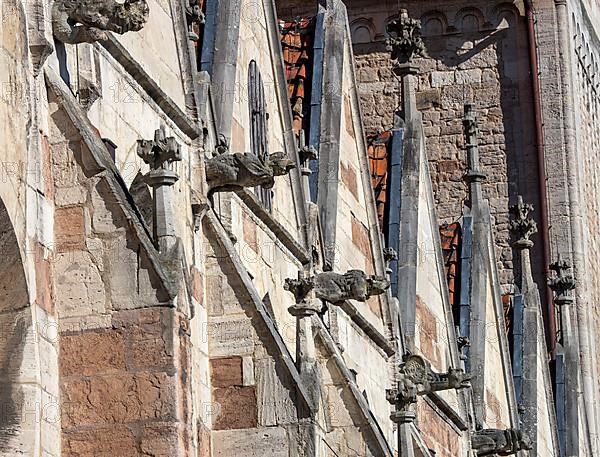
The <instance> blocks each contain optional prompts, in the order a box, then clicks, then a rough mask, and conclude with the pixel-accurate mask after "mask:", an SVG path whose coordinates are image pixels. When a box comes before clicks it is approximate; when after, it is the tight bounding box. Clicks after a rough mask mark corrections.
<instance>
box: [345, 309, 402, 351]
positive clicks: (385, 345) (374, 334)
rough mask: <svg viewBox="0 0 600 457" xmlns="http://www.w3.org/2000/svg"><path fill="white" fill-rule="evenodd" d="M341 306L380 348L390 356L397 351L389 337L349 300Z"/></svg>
mask: <svg viewBox="0 0 600 457" xmlns="http://www.w3.org/2000/svg"><path fill="white" fill-rule="evenodd" d="M340 308H341V309H342V311H344V312H345V313H346V314H347V315H348V317H349V318H350V320H351V321H352V322H353V323H354V324H356V325H357V326H358V327H359V328H360V329H361V330H362V331H363V332H364V333H365V334H366V335H367V336H368V337H369V338H370V339H371V341H373V343H375V344H376V345H377V346H378V347H379V348H381V349H382V350H383V352H385V354H386V355H387V356H388V357H391V356H393V355H394V354H395V353H396V350H395V349H394V347H393V346H392V345H391V344H390V343H389V341H388V339H387V338H386V337H385V335H383V334H382V333H381V332H380V331H379V330H377V329H376V328H375V326H374V325H373V324H371V323H370V322H369V321H368V320H367V319H366V318H365V317H364V316H363V315H362V314H361V313H360V312H359V311H358V309H356V306H354V305H353V304H352V303H350V302H349V301H345V302H344V303H343V304H342V305H341V306H340Z"/></svg>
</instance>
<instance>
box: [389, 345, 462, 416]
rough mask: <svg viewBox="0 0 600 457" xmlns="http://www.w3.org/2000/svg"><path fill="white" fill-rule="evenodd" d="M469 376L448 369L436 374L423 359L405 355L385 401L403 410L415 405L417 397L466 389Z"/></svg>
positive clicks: (460, 370) (456, 370) (459, 371)
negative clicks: (393, 386) (396, 379)
mask: <svg viewBox="0 0 600 457" xmlns="http://www.w3.org/2000/svg"><path fill="white" fill-rule="evenodd" d="M470 380H471V375H470V374H468V373H465V372H464V371H463V370H462V369H456V368H450V369H449V370H448V372H446V373H436V372H435V371H433V370H432V369H431V365H430V364H429V362H427V361H426V360H425V359H424V358H423V357H421V356H419V355H414V354H408V355H405V356H404V358H403V363H402V366H401V367H400V370H399V374H398V383H397V386H396V388H395V389H389V390H388V392H387V399H388V401H389V402H390V403H392V404H395V405H397V407H398V409H399V410H400V409H403V408H406V407H407V406H409V405H410V404H412V403H416V401H417V396H419V395H427V394H430V393H434V392H440V391H443V390H451V389H457V390H459V389H466V388H468V387H470V386H471V383H470Z"/></svg>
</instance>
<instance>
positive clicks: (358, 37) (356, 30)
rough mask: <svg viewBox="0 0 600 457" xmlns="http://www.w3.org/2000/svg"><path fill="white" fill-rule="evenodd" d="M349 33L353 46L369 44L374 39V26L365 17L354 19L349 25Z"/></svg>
mask: <svg viewBox="0 0 600 457" xmlns="http://www.w3.org/2000/svg"><path fill="white" fill-rule="evenodd" d="M350 33H351V36H352V43H354V44H363V43H371V42H372V41H373V40H374V38H375V24H373V21H372V20H371V19H367V18H365V17H361V18H358V19H355V20H354V21H352V23H351V24H350Z"/></svg>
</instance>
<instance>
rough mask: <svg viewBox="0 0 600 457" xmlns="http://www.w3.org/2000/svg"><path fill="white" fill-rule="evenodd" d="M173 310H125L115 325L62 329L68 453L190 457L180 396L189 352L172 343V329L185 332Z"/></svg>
mask: <svg viewBox="0 0 600 457" xmlns="http://www.w3.org/2000/svg"><path fill="white" fill-rule="evenodd" d="M172 313H173V310H171V309H158V308H155V309H145V310H135V311H123V312H119V313H115V314H114V315H113V320H112V327H111V328H107V329H97V330H89V331H82V332H66V333H62V334H61V337H60V346H61V352H62V353H63V354H65V355H67V354H68V357H66V356H63V357H61V359H60V379H61V403H62V404H61V407H62V416H61V420H62V428H63V443H62V452H63V454H62V455H63V456H66V457H71V456H73V457H75V456H77V457H79V456H84V455H95V456H104V455H106V456H108V455H112V456H115V455H118V456H138V455H188V454H187V452H184V453H182V451H183V449H182V446H181V445H180V440H184V439H185V437H186V436H187V434H188V433H189V430H187V429H188V426H187V425H184V424H183V423H182V419H183V420H185V415H186V410H187V405H186V404H185V403H186V402H185V395H184V396H183V397H184V399H183V400H182V399H181V396H179V394H178V390H179V388H180V385H179V386H178V384H180V382H181V379H180V378H179V376H180V375H181V369H182V365H181V364H182V361H185V360H186V359H187V357H186V354H181V353H180V351H177V352H173V349H172V337H173V332H174V331H176V332H177V334H179V335H181V334H182V333H183V334H185V332H180V331H179V330H181V329H180V328H177V329H173V328H171V322H172V320H173V316H172ZM178 327H179V326H178ZM184 338H185V337H184ZM177 354H178V355H179V356H178V357H177V360H176V358H175V355H177ZM184 366H185V364H184ZM183 387H184V388H185V386H183ZM184 390H185V389H184ZM182 412H183V417H182ZM184 447H185V446H184Z"/></svg>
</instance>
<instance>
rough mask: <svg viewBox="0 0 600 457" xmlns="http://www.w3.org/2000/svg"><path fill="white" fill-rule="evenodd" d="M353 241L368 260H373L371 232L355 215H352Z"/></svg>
mask: <svg viewBox="0 0 600 457" xmlns="http://www.w3.org/2000/svg"><path fill="white" fill-rule="evenodd" d="M352 241H353V242H354V244H355V245H356V246H357V247H358V249H360V252H362V253H363V254H364V256H365V257H366V258H367V259H370V258H372V254H371V239H370V237H369V230H368V229H367V227H365V225H364V224H363V223H362V222H361V221H359V220H358V219H357V218H356V217H355V216H354V215H352Z"/></svg>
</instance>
